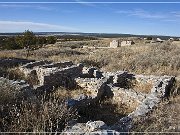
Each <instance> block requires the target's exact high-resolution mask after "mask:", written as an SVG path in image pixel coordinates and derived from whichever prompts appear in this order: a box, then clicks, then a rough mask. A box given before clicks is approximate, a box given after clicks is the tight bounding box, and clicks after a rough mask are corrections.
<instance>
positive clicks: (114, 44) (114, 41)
mask: <svg viewBox="0 0 180 135" xmlns="http://www.w3.org/2000/svg"><path fill="white" fill-rule="evenodd" d="M117 47H119V41H117V40H113V41H111V42H110V48H117Z"/></svg>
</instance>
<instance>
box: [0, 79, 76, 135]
mask: <svg viewBox="0 0 180 135" xmlns="http://www.w3.org/2000/svg"><path fill="white" fill-rule="evenodd" d="M0 93H1V95H0V132H56V131H57V132H60V131H62V130H63V129H64V128H65V127H66V126H67V124H68V122H69V121H71V120H75V119H77V118H78V115H77V111H76V110H75V109H74V108H69V107H68V106H67V104H66V102H65V100H64V99H60V98H56V97H55V96H52V95H44V96H43V95H41V96H39V97H37V98H36V99H37V100H36V101H34V100H33V101H31V100H26V99H25V98H22V97H23V93H22V92H21V91H20V89H18V88H15V87H13V86H10V85H8V84H7V83H6V82H4V83H3V84H1V88H0ZM47 97H48V98H47Z"/></svg>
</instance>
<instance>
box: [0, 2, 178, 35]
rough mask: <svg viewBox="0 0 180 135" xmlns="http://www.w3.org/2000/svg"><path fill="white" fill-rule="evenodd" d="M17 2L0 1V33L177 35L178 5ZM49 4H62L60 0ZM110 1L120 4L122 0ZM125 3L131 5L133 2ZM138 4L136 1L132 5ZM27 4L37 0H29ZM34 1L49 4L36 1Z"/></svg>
mask: <svg viewBox="0 0 180 135" xmlns="http://www.w3.org/2000/svg"><path fill="white" fill-rule="evenodd" d="M21 1H23V2H25V0H13V1H12V0H1V1H0V2H4V3H0V32H23V31H24V30H25V29H30V30H32V31H34V32H37V31H41V32H43V31H48V32H49V31H53V32H61V31H63V32H100V33H130V34H147V35H149V34H150V35H172V36H180V28H179V26H180V3H168V4H167V3H166V4H163V3H143V4H142V3H141V4H140V3H136V4H135V3H131V4H130V3H126V4H125V3H124V4H122V3H114V4H110V3H109V4H108V3H99V4H97V3H81V2H97V1H98V2H103V1H104V2H110V0H66V1H65V0H64V2H75V3H70V4H65V3H64V4H62V3H54V4H52V3H31V4H29V3H15V2H21ZM53 1H54V2H62V0H53ZM111 1H112V0H111ZM113 1H114V2H122V0H113ZM129 1H132V2H135V0H129ZM139 1H140V0H136V2H139ZM141 1H143V0H141ZM150 1H151V2H153V1H155V2H157V0H149V2H150ZM162 1H164V2H171V1H170V0H158V2H162ZM5 2H14V3H5ZM29 2H37V1H35V0H29ZM38 2H51V1H50V0H38ZM126 2H127V0H126ZM144 2H147V0H146V1H145V0H144ZM176 2H178V0H176ZM179 2H180V0H179Z"/></svg>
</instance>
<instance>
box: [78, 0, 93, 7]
mask: <svg viewBox="0 0 180 135" xmlns="http://www.w3.org/2000/svg"><path fill="white" fill-rule="evenodd" d="M75 2H76V3H79V4H81V5H85V6H91V7H94V6H95V4H92V3H90V1H89V2H87V1H83V0H75Z"/></svg>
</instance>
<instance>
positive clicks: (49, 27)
mask: <svg viewBox="0 0 180 135" xmlns="http://www.w3.org/2000/svg"><path fill="white" fill-rule="evenodd" d="M27 29H30V30H32V31H42V32H43V31H47V32H48V31H69V32H70V31H77V29H76V28H72V27H68V26H61V25H53V24H47V23H37V22H28V21H0V32H21V31H24V30H27Z"/></svg>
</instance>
